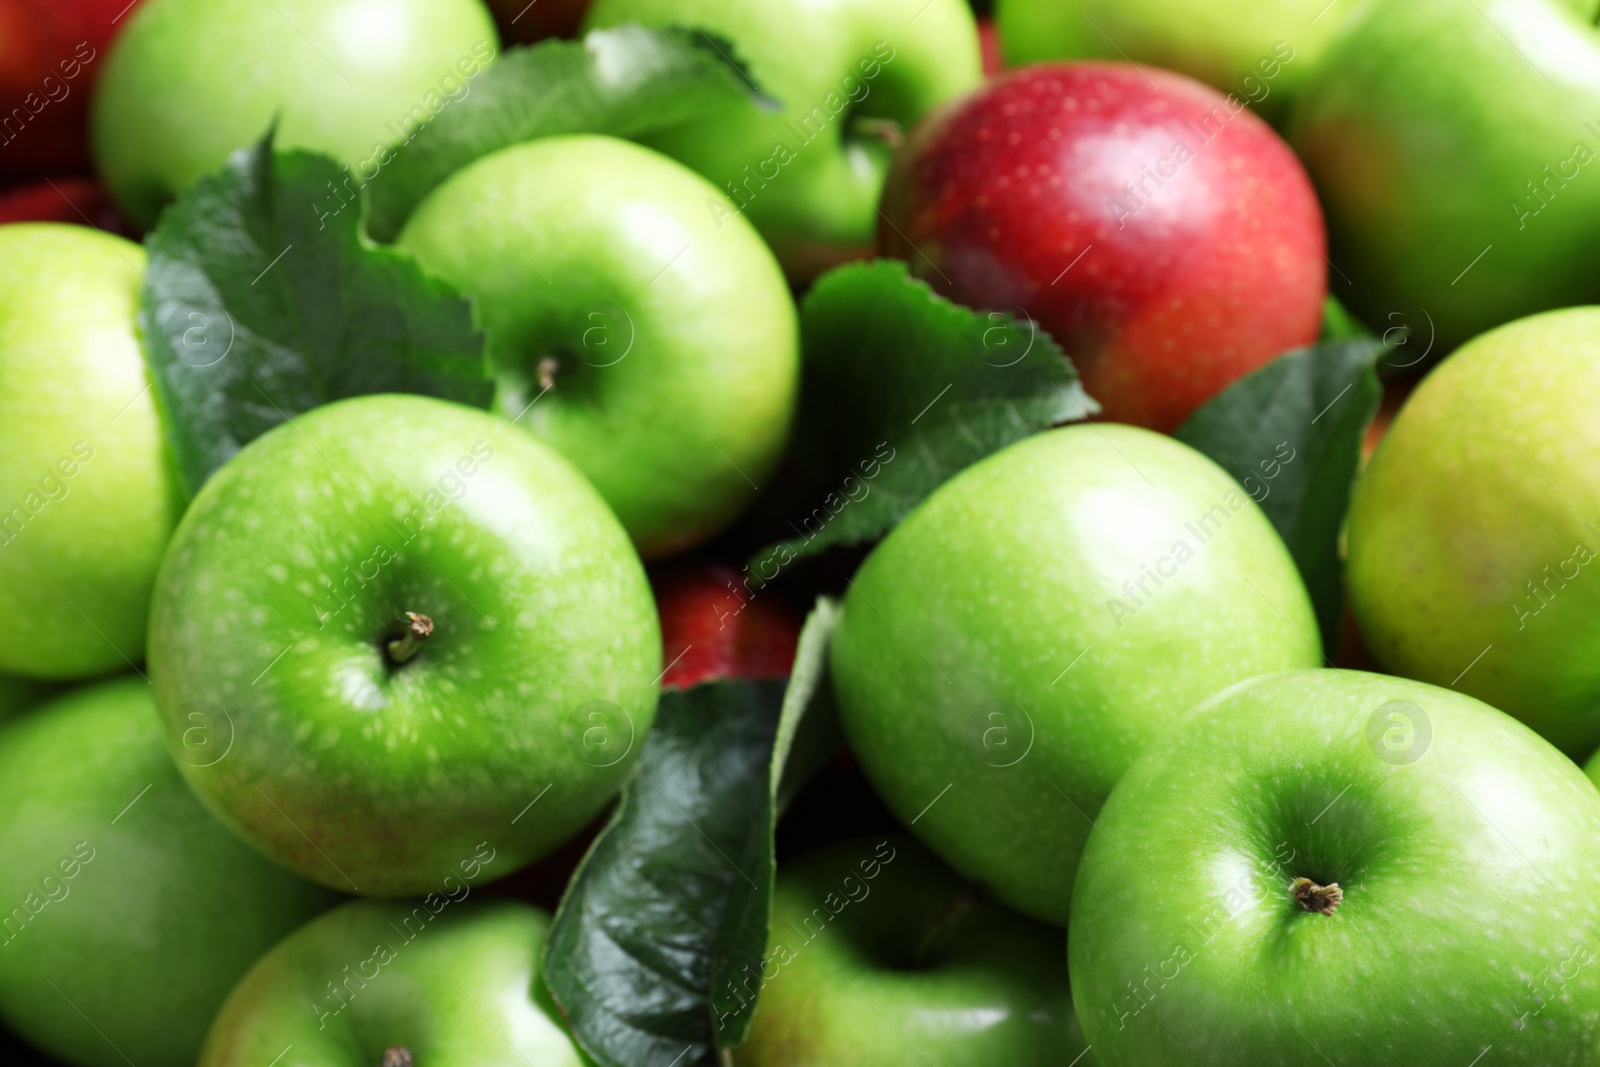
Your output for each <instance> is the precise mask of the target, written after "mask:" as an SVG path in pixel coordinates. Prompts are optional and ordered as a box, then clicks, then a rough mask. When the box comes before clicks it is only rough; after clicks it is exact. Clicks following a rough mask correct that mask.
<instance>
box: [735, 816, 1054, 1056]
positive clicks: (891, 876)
mask: <svg viewBox="0 0 1600 1067" xmlns="http://www.w3.org/2000/svg"><path fill="white" fill-rule="evenodd" d="M771 927H772V930H771V934H770V935H769V940H768V943H767V953H766V955H765V957H764V958H763V959H762V960H761V965H760V967H759V968H757V969H747V970H746V972H745V973H744V974H742V975H740V976H739V978H738V979H737V980H736V981H735V982H734V983H732V985H733V987H734V988H732V989H729V990H726V991H724V990H718V991H717V992H718V993H719V994H720V995H722V997H723V1003H725V1004H726V1005H727V1007H726V1008H725V1013H724V1014H722V1015H721V1016H719V1019H718V1021H719V1023H726V1021H728V1019H729V1017H730V1016H733V1015H735V1014H737V1013H739V1012H742V1011H747V1010H751V1009H752V1008H753V1010H754V1012H755V1014H754V1021H753V1024H752V1026H751V1029H750V1038H749V1041H748V1043H746V1044H745V1045H743V1046H742V1047H740V1048H738V1049H737V1050H735V1052H734V1056H733V1062H734V1063H735V1064H737V1065H739V1067H825V1065H832V1064H841V1063H872V1064H874V1065H875V1067H926V1065H927V1064H928V1063H935V1062H936V1063H950V1064H955V1063H961V1064H980V1063H985V1064H999V1063H1004V1064H1008V1065H1011V1067H1046V1065H1047V1064H1048V1065H1051V1067H1054V1065H1056V1064H1068V1063H1074V1062H1077V1060H1076V1058H1077V1057H1079V1056H1080V1054H1081V1053H1082V1052H1083V1051H1084V1042H1083V1037H1082V1035H1081V1034H1080V1033H1079V1032H1078V1026H1077V1021H1076V1019H1075V1018H1074V1017H1073V1014H1072V996H1071V993H1070V991H1069V990H1068V988H1067V959H1066V956H1067V953H1066V944H1065V939H1064V938H1063V937H1062V936H1061V931H1060V930H1054V929H1051V928H1050V927H1048V926H1045V925H1043V924H1041V923H1038V922H1034V921H1032V920H1030V919H1025V918H1023V917H1022V916H1020V915H1018V914H1016V913H1015V912H1013V911H1011V910H1010V909H1008V908H1005V907H1003V906H1002V905H1000V904H998V903H996V902H995V901H993V900H992V899H990V898H989V897H988V896H986V895H985V893H984V892H983V889H982V887H981V886H979V885H976V884H975V883H973V882H971V881H969V880H967V879H965V878H962V877H961V876H960V875H958V874H956V873H955V872H954V871H952V870H951V869H950V868H948V867H946V866H945V865H944V864H943V863H940V862H939V860H938V859H937V858H935V857H934V856H933V855H932V854H931V853H929V852H928V851H927V849H925V848H923V847H922V846H921V845H920V844H918V843H917V842H916V841H914V840H911V839H908V838H906V837H903V836H894V837H888V838H858V839H856V840H853V841H844V842H840V843H838V844H835V845H830V846H828V847H826V848H823V849H819V850H818V851H815V852H811V853H808V854H807V855H805V856H802V857H801V858H799V859H797V860H794V861H792V862H790V863H788V864H785V865H784V866H783V867H782V868H780V869H779V871H778V879H777V884H776V887H775V888H774V890H773V902H772V923H771ZM758 995H759V1000H757V996H758ZM1080 1067H1081V1065H1080Z"/></svg>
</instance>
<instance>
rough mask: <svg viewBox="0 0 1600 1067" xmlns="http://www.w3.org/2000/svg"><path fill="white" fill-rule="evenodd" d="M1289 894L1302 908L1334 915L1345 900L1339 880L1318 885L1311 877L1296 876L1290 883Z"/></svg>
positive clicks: (1320, 913)
mask: <svg viewBox="0 0 1600 1067" xmlns="http://www.w3.org/2000/svg"><path fill="white" fill-rule="evenodd" d="M1289 894H1290V895H1291V896H1292V897H1294V902H1295V903H1296V904H1298V905H1300V907H1301V908H1303V909H1305V910H1306V911H1310V912H1315V913H1317V914H1318V915H1332V914H1333V913H1334V912H1336V911H1338V910H1339V903H1340V901H1342V900H1344V890H1343V889H1340V888H1339V883H1338V882H1329V883H1328V884H1327V885H1318V884H1317V883H1315V882H1313V881H1312V880H1311V879H1309V878H1296V879H1295V880H1294V881H1293V882H1291V883H1289Z"/></svg>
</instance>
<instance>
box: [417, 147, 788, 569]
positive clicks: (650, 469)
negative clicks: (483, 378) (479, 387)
mask: <svg viewBox="0 0 1600 1067" xmlns="http://www.w3.org/2000/svg"><path fill="white" fill-rule="evenodd" d="M716 197H717V192H716V190H715V189H713V188H712V187H711V186H710V185H709V184H708V183H707V182H706V181H705V180H704V179H703V178H701V177H699V176H698V175H696V174H694V173H693V172H691V171H688V170H686V169H684V168H683V167H682V166H680V165H678V164H677V163H674V162H673V161H672V160H670V159H667V158H666V157H664V156H661V155H658V154H657V153H655V152H652V151H650V150H649V149H646V148H640V147H639V146H638V145H634V144H630V143H628V142H626V141H618V140H615V139H613V138H609V137H595V136H577V137H552V138H548V139H545V140H540V141H534V142H531V143H529V144H523V145H517V146H514V147H511V148H507V149H505V150H503V151H500V152H496V153H494V154H493V155H490V156H488V157H486V158H484V159H480V160H479V161H478V162H476V163H474V164H472V165H471V166H469V167H467V168H466V169H465V170H463V171H461V172H460V173H458V174H456V175H455V176H454V177H453V178H451V179H450V180H449V181H448V182H446V183H444V184H443V185H441V186H440V187H439V188H438V189H437V190H435V191H434V193H433V194H432V195H431V196H430V197H429V198H428V199H427V200H425V201H424V202H423V203H422V204H421V205H420V206H419V207H418V208H417V210H416V213H415V214H414V215H413V216H412V218H411V220H410V221H409V222H408V223H407V224H406V227H405V230H404V231H403V232H402V233H401V234H400V238H399V244H400V246H401V247H402V248H405V249H407V250H409V251H410V252H412V253H413V254H414V255H415V256H416V257H417V258H418V259H419V260H420V261H421V263H422V265H423V267H424V268H426V269H427V270H429V271H432V272H433V273H435V274H437V275H439V276H440V277H443V278H445V279H446V280H448V281H449V282H451V283H452V284H453V285H455V286H456V287H457V288H459V289H461V290H462V291H463V292H466V293H468V294H469V295H471V296H473V297H475V298H476V300H477V306H478V316H479V320H480V321H481V322H482V323H483V325H484V327H485V329H486V331H487V333H488V338H489V350H490V358H491V360H492V362H493V364H494V367H495V373H496V377H497V380H498V389H497V396H496V407H497V408H498V410H499V412H500V413H501V414H502V415H504V416H505V417H507V418H509V419H511V420H512V421H514V422H516V423H517V424H518V425H519V426H523V427H525V428H526V429H527V430H528V431H529V432H530V433H532V434H533V435H534V436H535V437H537V438H539V439H540V440H542V441H544V442H545V443H546V444H548V445H550V446H551V447H552V448H554V449H555V450H556V451H557V452H560V453H561V454H562V455H564V456H566V457H567V459H569V460H571V461H572V463H573V464H574V465H576V466H577V468H578V469H579V470H581V471H582V472H583V473H584V474H585V475H587V476H588V477H589V480H590V481H592V482H593V483H594V485H595V488H597V489H599V490H600V495H601V496H603V497H605V499H606V502H607V503H608V504H610V505H611V507H612V509H613V510H615V511H616V513H617V517H618V518H620V519H621V520H622V525H623V526H624V527H626V529H627V530H628V533H629V534H630V535H631V536H632V537H633V540H634V544H635V545H637V546H638V548H639V551H640V552H641V553H643V554H644V555H645V557H646V558H654V557H659V556H665V555H668V554H670V553H673V552H677V551H680V550H682V549H684V548H686V547H688V546H690V545H692V544H695V543H697V542H700V541H704V540H705V539H706V538H708V537H709V536H711V535H712V534H713V533H715V532H716V531H717V530H719V529H721V528H722V527H723V526H725V525H726V524H727V523H728V522H730V521H731V520H732V519H733V518H734V517H735V516H737V515H738V514H739V512H740V511H742V510H743V508H744V506H745V505H746V504H747V503H749V501H750V500H751V498H752V497H754V495H755V493H756V488H757V486H758V485H760V484H761V483H762V482H763V481H764V480H765V479H766V477H767V475H769V474H770V473H771V472H772V468H773V467H774V466H775V465H776V463H777V461H778V457H779V455H780V454H781V453H782V451H783V445H784V441H785V439H786V438H787V436H788V430H789V422H790V419H791V416H792V414H793V411H794V404H795V395H796V390H797V388H798V374H799V356H798V343H799V342H798V337H797V335H798V328H797V326H796V323H795V310H794V301H793V300H792V299H791V297H790V296H789V289H788V286H787V285H786V284H785V283H784V279H783V274H782V272H781V271H780V270H779V269H778V265H777V263H776V262H775V261H774V260H773V258H772V253H771V252H770V251H768V250H767V247H766V246H765V245H764V244H762V242H761V238H760V237H759V236H758V235H757V234H756V232H755V230H754V229H752V228H751V226H750V224H749V223H748V222H746V221H745V220H744V219H742V218H738V217H736V216H732V215H730V216H728V217H727V218H725V219H722V220H720V222H719V221H718V220H716V219H714V218H712V216H711V215H710V214H709V213H707V211H706V208H705V205H706V203H707V202H708V201H714V200H715V199H716Z"/></svg>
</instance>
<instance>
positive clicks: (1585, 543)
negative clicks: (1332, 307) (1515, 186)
mask: <svg viewBox="0 0 1600 1067" xmlns="http://www.w3.org/2000/svg"><path fill="white" fill-rule="evenodd" d="M1597 391H1600V308H1572V309H1568V310H1564V311H1552V312H1547V313H1545V314H1543V315H1536V316H1533V317H1532V318H1528V319H1523V320H1521V321H1518V322H1514V323H1511V324H1509V325H1506V326H1502V327H1501V328H1500V329H1498V330H1494V331H1493V332H1491V333H1487V334H1485V335H1483V336H1482V337H1480V338H1478V339H1477V340H1475V341H1473V342H1471V343H1470V344H1468V345H1465V346H1463V347H1462V348H1461V349H1460V350H1459V351H1458V352H1456V354H1455V355H1453V356H1451V357H1450V358H1449V359H1448V360H1446V361H1445V362H1444V363H1442V364H1440V365H1439V367H1438V368H1437V369H1436V370H1435V371H1434V372H1433V373H1432V374H1430V375H1429V376H1428V377H1427V378H1425V379H1423V381H1422V384H1421V385H1420V386H1418V387H1417V389H1416V391H1415V392H1413V393H1412V394H1411V396H1410V398H1409V399H1408V400H1407V401H1406V405H1405V407H1403V408H1402V409H1401V410H1400V414H1399V415H1398V416H1397V417H1396V418H1395V420H1394V424H1393V425H1392V426H1391V428H1390V430H1389V432H1388V434H1387V435H1386V436H1385V437H1384V439H1383V443H1382V444H1380V445H1379V446H1378V451H1377V452H1376V453H1375V454H1374V455H1373V457H1372V461H1371V463H1370V464H1369V465H1368V467H1367V469H1366V471H1365V472H1363V474H1362V475H1361V477H1360V479H1359V480H1358V481H1357V483H1356V489H1355V494H1354V497H1353V499H1352V502H1351V508H1350V520H1349V533H1348V542H1349V556H1350V562H1349V571H1348V577H1349V586H1350V602H1351V607H1352V609H1353V610H1354V612H1355V616H1356V619H1357V621H1358V622H1359V623H1360V625H1361V632H1362V634H1363V636H1364V637H1365V638H1366V643H1367V646H1368V647H1369V648H1370V649H1371V650H1372V653H1373V655H1374V656H1376V657H1377V659H1378V662H1380V663H1382V664H1383V665H1384V668H1385V669H1387V670H1389V671H1392V672H1394V673H1397V674H1403V675H1405V676H1407V677H1411V678H1417V679H1420V680H1422V681H1425V682H1433V683H1434V684H1436V685H1448V686H1451V687H1452V688H1455V689H1459V690H1461V691H1462V692H1465V693H1470V694H1471V695H1473V696H1475V697H1478V698H1479V699H1481V700H1485V701H1488V702H1489V703H1491V704H1494V705H1495V706H1496V707H1499V708H1502V709H1504V710H1505V711H1507V712H1509V713H1510V714H1512V715H1515V716H1516V717H1517V718H1519V719H1521V720H1522V721H1524V722H1526V723H1527V724H1528V725H1529V726H1532V727H1533V728H1534V729H1535V730H1537V731H1539V733H1541V734H1543V735H1544V736H1545V737H1547V738H1549V739H1550V741H1551V742H1552V743H1553V744H1555V745H1556V747H1558V748H1560V749H1561V750H1562V751H1564V752H1566V753H1567V754H1568V755H1569V756H1572V757H1573V758H1574V759H1583V758H1585V757H1587V756H1588V755H1589V754H1590V753H1591V752H1593V751H1594V749H1595V746H1596V745H1600V659H1597V655H1600V621H1597V620H1600V564H1596V565H1594V566H1591V564H1594V561H1595V558H1596V554H1597V553H1600V526H1597V524H1600V469H1597V468H1596V466H1595V464H1594V455H1595V452H1596V450H1597V449H1600V425H1597V424H1596V422H1595V420H1594V417H1593V412H1592V411H1591V408H1590V403H1589V399H1590V397H1592V396H1594V395H1595V394H1596V392H1597Z"/></svg>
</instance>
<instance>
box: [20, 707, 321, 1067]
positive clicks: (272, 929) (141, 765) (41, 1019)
mask: <svg viewBox="0 0 1600 1067" xmlns="http://www.w3.org/2000/svg"><path fill="white" fill-rule="evenodd" d="M0 855H3V856H4V857H5V862H4V863H0V1015H3V1016H4V1018H5V1021H6V1024H7V1026H9V1027H10V1028H11V1029H13V1030H15V1031H16V1032H17V1033H19V1034H21V1035H23V1036H25V1037H26V1038H27V1039H28V1040H29V1041H31V1042H33V1043H34V1044H37V1045H38V1046H39V1047H41V1048H43V1049H46V1050H48V1051H49V1052H50V1053H51V1054H52V1055H55V1056H59V1057H61V1058H62V1059H65V1060H69V1061H71V1062H72V1063H75V1064H80V1065H83V1067H114V1065H125V1064H127V1063H129V1062H132V1063H136V1064H138V1065H139V1067H187V1065H189V1064H192V1063H194V1060H195V1056H196V1055H197V1054H198V1053H199V1051H200V1044H201V1041H202V1040H203V1039H204V1037H205V1033H206V1028H207V1027H208V1026H209V1025H210V1023H211V1017H212V1015H213V1014H215V1012H216V1010H217V1008H218V1006H219V1005H221V1003H222V1001H223V998H224V997H226V996H227V995H228V990H230V989H231V988H233V984H234V983H235V982H237V981H238V980H239V977H240V976H241V975H242V974H244V972H245V970H246V969H247V968H248V967H249V966H250V965H251V964H252V963H254V962H255V960H256V958H257V957H258V956H260V955H261V953H262V952H264V951H266V950H267V949H268V948H269V947H270V946H271V945H272V944H273V943H274V942H276V941H277V940H278V938H280V937H282V936H283V935H284V934H286V933H288V932H289V931H291V930H293V929H295V928H296V927H297V926H299V925H300V924H301V923H303V922H305V921H306V920H307V919H309V918H310V917H311V916H313V915H315V914H316V913H317V912H319V911H321V910H323V909H324V908H326V907H328V906H329V905H331V904H332V903H333V902H334V901H335V900H336V899H337V897H336V896H335V895H334V894H333V893H330V892H329V891H328V890H326V889H324V888H322V887H321V886H318V885H315V884H313V883H311V882H307V881H304V880H303V879H301V878H299V877H297V876H295V875H293V874H291V873H290V872H288V871H286V870H284V869H282V868H281V867H277V866H275V865H273V864H271V863H268V862H267V861H266V860H264V859H262V858H261V857H260V856H258V855H257V854H256V853H255V852H253V851H251V850H250V849H249V848H248V847H246V846H245V845H244V844H243V843H241V842H240V841H239V840H238V839H237V838H235V837H234V836H233V835H232V834H230V833H229V832H228V831H227V830H226V829H224V828H223V827H222V826H220V825H218V824H217V822H216V820H214V819H212V818H211V816H210V815H208V814H207V813H206V811H205V810H204V809H203V808H202V807H201V806H200V805H199V803H197V802H196V801H195V798H194V794H193V793H191V792H190V791H189V788H188V786H186V785H185V784H184V782H183V779H182V777H181V776H180V775H179V774H178V771H177V768H176V767H175V766H174V765H173V762H172V757H171V756H170V755H169V754H168V752H167V746H166V744H165V743H164V742H163V740H162V735H161V727H160V725H159V723H158V720H157V718H156V714H155V703H154V701H153V700H152V699H151V696H150V687H149V685H148V684H146V682H145V681H144V680H143V679H142V678H127V679H122V680H119V681H113V682H105V683H101V684H99V685H96V686H93V687H90V688H85V689H80V690H78V691H76V692H74V693H71V694H69V695H67V696H64V697H61V698H60V699H58V700H56V701H53V702H51V703H49V704H47V705H45V706H43V707H39V708H35V709H34V710H33V711H31V712H29V713H27V714H25V715H24V716H22V717H21V718H20V719H17V720H15V721H13V722H10V723H8V724H7V725H6V726H5V727H4V728H3V729H0Z"/></svg>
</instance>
